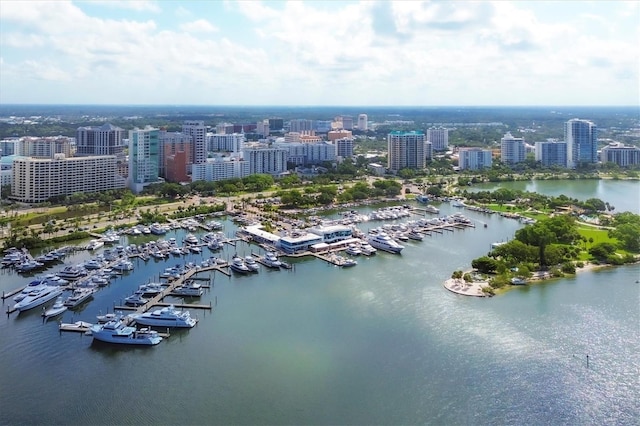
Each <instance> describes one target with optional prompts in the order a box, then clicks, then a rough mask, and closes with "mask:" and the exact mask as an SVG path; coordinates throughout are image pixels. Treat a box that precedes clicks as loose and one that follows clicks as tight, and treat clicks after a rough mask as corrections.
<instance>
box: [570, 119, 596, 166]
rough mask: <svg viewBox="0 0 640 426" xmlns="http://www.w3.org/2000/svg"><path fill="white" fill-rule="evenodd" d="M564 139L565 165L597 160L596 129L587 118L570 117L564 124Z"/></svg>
mask: <svg viewBox="0 0 640 426" xmlns="http://www.w3.org/2000/svg"><path fill="white" fill-rule="evenodd" d="M564 141H565V142H566V143H567V167H568V168H570V169H575V168H576V167H578V166H580V165H585V164H595V163H597V162H598V129H597V127H596V125H595V124H593V123H592V122H591V121H588V120H580V119H578V118H574V119H571V120H569V121H567V122H566V123H565V124H564Z"/></svg>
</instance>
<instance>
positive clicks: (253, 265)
mask: <svg viewBox="0 0 640 426" xmlns="http://www.w3.org/2000/svg"><path fill="white" fill-rule="evenodd" d="M244 264H245V265H247V268H249V269H251V271H253V272H258V271H259V270H260V264H259V263H258V262H256V260H255V259H254V258H253V256H251V255H247V256H245V258H244Z"/></svg>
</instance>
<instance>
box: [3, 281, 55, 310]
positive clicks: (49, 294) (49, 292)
mask: <svg viewBox="0 0 640 426" xmlns="http://www.w3.org/2000/svg"><path fill="white" fill-rule="evenodd" d="M61 294H62V289H61V288H60V287H58V286H49V285H45V286H42V287H39V288H36V289H34V290H32V291H31V292H30V293H29V294H27V295H26V296H25V297H24V298H23V299H22V300H20V301H19V302H18V303H16V304H15V305H13V309H14V310H18V311H20V312H22V311H27V310H29V309H32V308H35V307H36V306H40V305H44V304H45V303H47V302H48V301H49V300H51V299H54V298H56V297H58V296H60V295H61Z"/></svg>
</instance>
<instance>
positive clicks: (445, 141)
mask: <svg viewBox="0 0 640 426" xmlns="http://www.w3.org/2000/svg"><path fill="white" fill-rule="evenodd" d="M427 140H428V141H429V142H431V148H432V149H433V150H434V151H446V150H447V149H448V148H449V129H445V128H444V127H430V128H429V129H427Z"/></svg>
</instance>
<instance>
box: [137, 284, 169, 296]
mask: <svg viewBox="0 0 640 426" xmlns="http://www.w3.org/2000/svg"><path fill="white" fill-rule="evenodd" d="M138 290H140V291H141V292H142V295H143V296H155V295H157V294H160V293H162V290H164V287H163V286H162V284H160V283H147V284H142V285H141V286H140V287H138Z"/></svg>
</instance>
